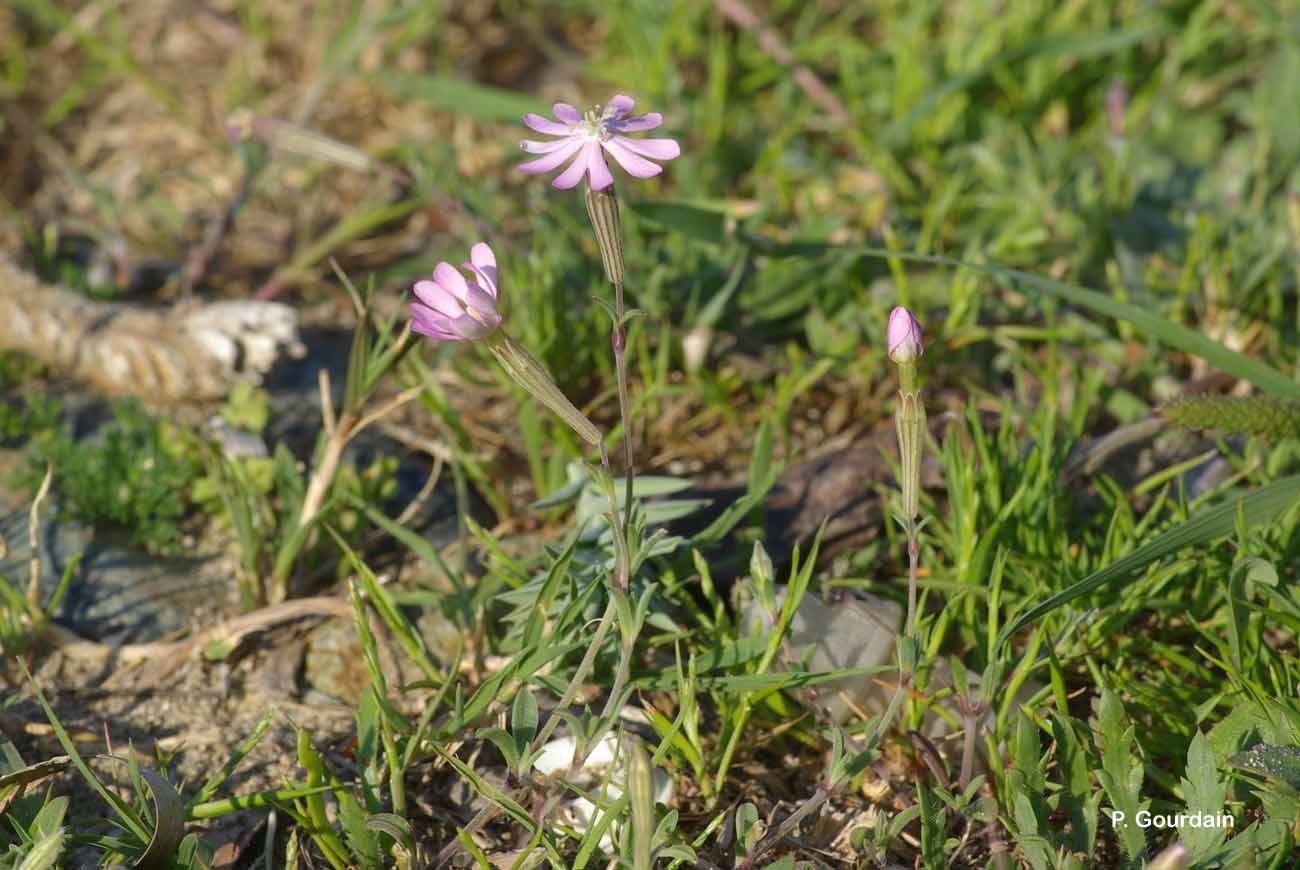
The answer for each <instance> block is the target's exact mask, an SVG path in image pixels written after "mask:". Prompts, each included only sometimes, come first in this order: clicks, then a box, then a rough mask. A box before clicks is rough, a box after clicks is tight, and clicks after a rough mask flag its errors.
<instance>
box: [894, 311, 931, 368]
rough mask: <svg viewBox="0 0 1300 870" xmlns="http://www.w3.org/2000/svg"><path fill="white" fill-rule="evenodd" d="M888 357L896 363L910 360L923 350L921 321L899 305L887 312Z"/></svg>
mask: <svg viewBox="0 0 1300 870" xmlns="http://www.w3.org/2000/svg"><path fill="white" fill-rule="evenodd" d="M887 337H888V342H889V358H890V359H892V360H893V361H894V362H896V363H900V364H901V363H906V362H911V361H912V360H914V359H916V358H917V357H918V356H920V355H921V353H922V352H923V351H924V350H925V348H924V346H923V345H922V344H921V323H920V321H918V320H917V319H916V318H915V317H913V316H912V312H910V311H908V310H907V309H906V308H904V307H902V306H901V305H900V306H899V307H897V308H895V309H894V310H893V311H891V312H889V330H888V335H887Z"/></svg>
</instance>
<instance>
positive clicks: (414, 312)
mask: <svg viewBox="0 0 1300 870" xmlns="http://www.w3.org/2000/svg"><path fill="white" fill-rule="evenodd" d="M450 325H451V321H450V320H448V319H447V317H445V316H444V315H442V314H439V313H438V312H436V311H433V310H431V309H428V308H425V307H424V306H423V305H420V304H418V303H414V302H413V303H411V329H412V330H413V331H415V332H418V333H420V334H421V335H427V336H429V337H430V338H439V339H443V340H444V341H447V340H450V341H459V340H460V336H459V335H457V334H456V333H454V332H452V331H451V330H450V329H449V328H448V327H450Z"/></svg>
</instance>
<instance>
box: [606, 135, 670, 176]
mask: <svg viewBox="0 0 1300 870" xmlns="http://www.w3.org/2000/svg"><path fill="white" fill-rule="evenodd" d="M620 140H622V141H620ZM626 141H628V140H626V139H624V138H623V137H622V136H615V137H614V138H612V139H610V140H608V141H607V142H604V143H602V144H604V146H605V150H606V151H608V152H609V153H610V154H612V155H614V159H615V160H617V161H618V165H619V166H622V167H623V168H624V169H625V170H627V173H628V174H629V175H634V176H636V177H637V178H649V177H651V176H652V175H658V174H659V173H660V172H663V171H664V170H663V167H662V166H658V165H656V164H654V163H651V162H650V161H649V160H646V159H645V158H644V157H642V156H640V155H639V154H636V153H634V152H633V151H631V150H630V149H628V147H627V146H626V145H624V142H626Z"/></svg>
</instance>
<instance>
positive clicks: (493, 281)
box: [466, 242, 497, 299]
mask: <svg viewBox="0 0 1300 870" xmlns="http://www.w3.org/2000/svg"><path fill="white" fill-rule="evenodd" d="M469 258H470V261H471V262H469V263H467V264H466V267H467V268H469V269H470V270H472V271H473V272H474V274H475V275H477V276H478V278H479V285H480V286H481V287H482V288H483V289H484V290H485V291H487V292H488V293H489V294H491V296H492V298H493V299H496V298H497V258H496V255H495V254H493V253H492V249H491V248H490V247H488V245H487V243H486V242H479V243H478V244H477V245H475V246H474V247H472V248H470V249H469Z"/></svg>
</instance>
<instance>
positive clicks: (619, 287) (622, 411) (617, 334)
mask: <svg viewBox="0 0 1300 870" xmlns="http://www.w3.org/2000/svg"><path fill="white" fill-rule="evenodd" d="M614 317H615V320H614V329H613V331H612V332H611V333H610V337H609V343H610V345H611V346H613V348H614V372H615V375H616V377H617V378H618V414H619V419H620V422H621V423H622V424H623V479H624V483H623V537H624V539H626V538H627V537H628V535H629V534H631V529H632V478H633V476H634V471H635V467H634V465H633V461H634V460H633V454H634V448H633V445H632V414H631V410H630V409H629V407H628V406H629V404H630V402H629V401H628V389H627V333H626V332H624V330H623V282H622V281H615V282H614Z"/></svg>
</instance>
